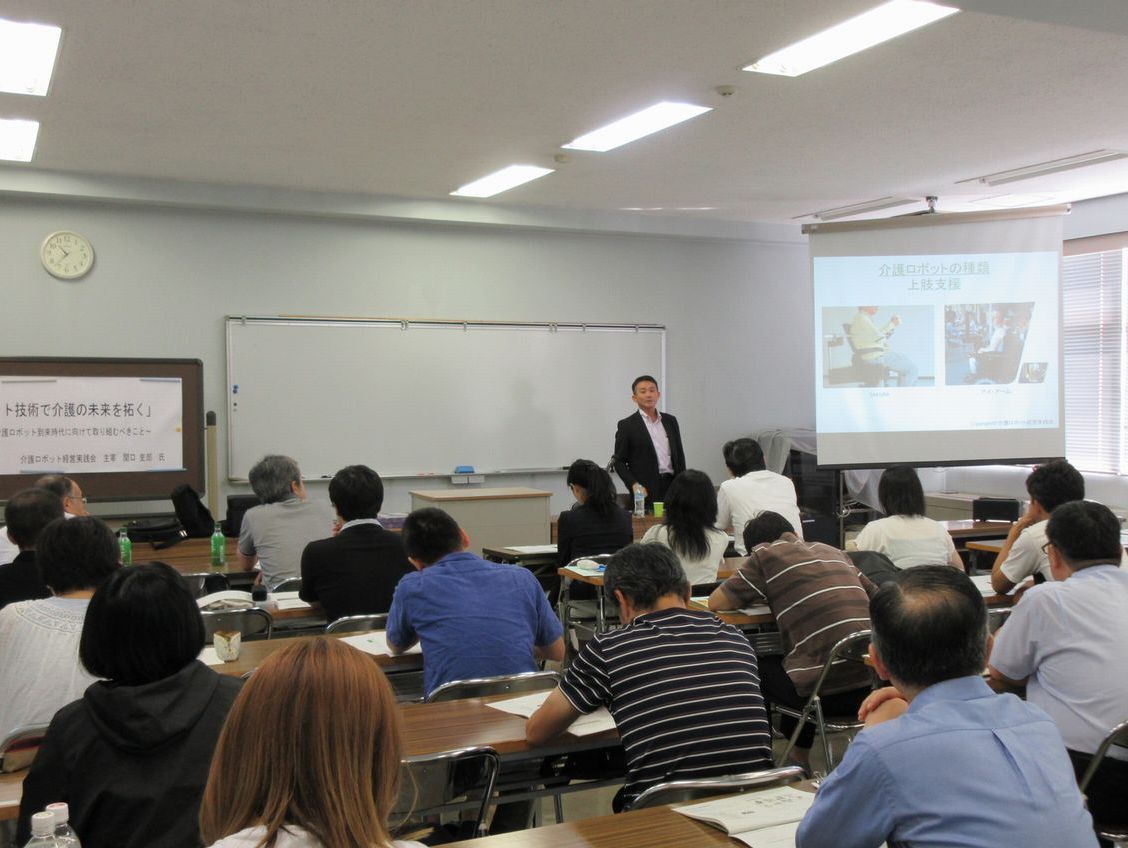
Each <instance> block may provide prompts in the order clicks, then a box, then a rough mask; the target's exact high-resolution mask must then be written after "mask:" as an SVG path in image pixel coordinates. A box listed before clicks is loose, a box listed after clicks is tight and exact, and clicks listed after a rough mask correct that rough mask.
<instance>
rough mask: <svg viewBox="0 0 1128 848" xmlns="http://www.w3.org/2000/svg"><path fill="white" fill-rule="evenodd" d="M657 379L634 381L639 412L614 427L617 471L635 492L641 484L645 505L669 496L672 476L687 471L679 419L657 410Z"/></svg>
mask: <svg viewBox="0 0 1128 848" xmlns="http://www.w3.org/2000/svg"><path fill="white" fill-rule="evenodd" d="M661 396H662V395H661V392H659V391H658V381H657V380H655V379H654V378H653V377H651V376H650V375H649V374H643V375H642V376H641V377H637V378H635V381H634V382H633V383H631V400H633V401H634V402H635V405H636V406H638V412H637V413H634V414H632V415H628V416H627V417H626V418H624V419H623V420H622V421H620V422H619V424H618V426H617V427H616V429H615V454H614V457H613V459H614V461H615V471H616V472H617V473H618V475H619V477H620V479H621V480H622V481H623V484H624V485H625V486H626V487H627V489H630V490H632V491H633V489H634V487H635V486H641V487H642V489H643V494H644V495H645V496H646V505H647V506H650V505H651V504H653V503H654V501H661V500H663V499H664V498H665V497H666V489H668V488H669V486H670V483H672V482H673V479H674V478H675V477H676V476H677V475H679V474H681V473H682V472H683V471H685V451H684V450H683V449H682V441H681V429H680V428H679V427H678V420H677V419H676V418H674V416H672V415H670V414H669V413H668V412H659V411H658V399H659V398H660V397H661Z"/></svg>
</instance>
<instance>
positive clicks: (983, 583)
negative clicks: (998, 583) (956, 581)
mask: <svg viewBox="0 0 1128 848" xmlns="http://www.w3.org/2000/svg"><path fill="white" fill-rule="evenodd" d="M971 582H972V583H974V584H975V588H977V589H978V590H979V591H980V593H981V594H982V595H983V597H985V598H986V597H990V596H991V595H997V594H999V593H998V592H996V591H995V590H994V589H992V588H991V575H990V574H976V575H975V576H974V577H972V578H971ZM1011 591H1012V592H1013V591H1014V590H1013V589H1012V590H1011ZM1006 594H1008V595H1009V594H1010V592H1007V593H1006Z"/></svg>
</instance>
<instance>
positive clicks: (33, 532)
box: [0, 489, 63, 609]
mask: <svg viewBox="0 0 1128 848" xmlns="http://www.w3.org/2000/svg"><path fill="white" fill-rule="evenodd" d="M62 517H63V501H62V499H61V498H59V497H58V496H57V495H56V494H54V493H53V492H49V491H47V490H46V489H24V490H23V491H22V492H16V493H15V494H14V495H12V497H11V499H10V500H9V501H8V504H7V506H5V507H4V522H5V524H6V525H7V532H8V538H9V539H11V540H12V544H14V545H15V546H16V547H18V548H19V549H20V552H19V554H17V556H16V558H15V559H14V560H12V561H11V562H10V563H9V564H8V565H0V609H3V608H4V607H5V606H7V605H8V604H11V603H14V602H16V601H33V600H35V599H37V598H49V597H51V591H50V590H49V589H48V588H47V584H45V583H44V582H43V576H42V575H41V574H40V573H39V568H38V567H37V566H36V565H35V543H36V542H37V541H38V540H39V533H40V531H41V530H42V529H43V528H44V527H46V526H47V525H48V524H50V523H51V522H52V521H54V520H55V519H56V518H62Z"/></svg>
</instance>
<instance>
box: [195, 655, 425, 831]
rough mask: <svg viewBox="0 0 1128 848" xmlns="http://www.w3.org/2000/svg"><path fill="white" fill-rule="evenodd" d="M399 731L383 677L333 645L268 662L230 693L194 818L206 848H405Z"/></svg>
mask: <svg viewBox="0 0 1128 848" xmlns="http://www.w3.org/2000/svg"><path fill="white" fill-rule="evenodd" d="M400 747H401V744H400V720H399V712H398V710H397V708H396V701H395V697H394V696H393V694H392V689H391V686H390V685H389V684H388V681H387V679H386V678H385V677H384V674H383V672H381V671H380V669H379V668H378V667H377V666H376V663H374V662H373V661H372V658H371V657H369V656H366V655H365V654H363V653H361V652H360V651H358V650H356V649H355V648H352V647H350V646H348V645H345V644H343V643H342V642H339V641H337V640H336V639H330V638H325V637H318V638H314V639H308V640H306V639H303V640H302V641H301V642H298V643H296V644H294V645H291V646H289V647H287V648H284V649H282V650H281V651H278V652H277V653H275V654H273V655H271V656H270V657H269V658H267V660H266V661H265V662H263V664H262V665H261V666H260V667H259V668H258V670H257V671H255V673H254V674H253V675H252V676H251V678H250V680H249V681H247V684H246V685H245V686H244V687H243V691H242V692H240V693H239V697H238V698H237V699H236V700H235V704H234V706H233V707H232V708H231V712H230V713H229V714H228V716H227V723H226V725H225V726H224V728H223V732H222V734H221V735H220V737H219V743H218V745H217V746H216V750H215V757H214V759H213V760H212V765H211V773H210V774H209V775H208V784H207V788H206V789H205V790H204V799H203V803H202V805H201V807H200V833H201V835H202V836H203V839H204V843H205V844H208V845H211V846H212V848H387V846H393V845H394V846H397V848H408V846H419V848H422V846H420V845H419V843H416V842H393V840H392V838H391V836H390V834H389V833H388V824H387V819H388V814H389V813H390V812H391V810H392V806H393V804H394V803H395V801H396V798H397V790H398V778H399V765H400Z"/></svg>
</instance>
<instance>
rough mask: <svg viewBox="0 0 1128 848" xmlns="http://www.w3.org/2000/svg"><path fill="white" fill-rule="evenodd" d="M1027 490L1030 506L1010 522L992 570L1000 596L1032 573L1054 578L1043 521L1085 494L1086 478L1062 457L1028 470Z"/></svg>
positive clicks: (992, 577) (1043, 577) (994, 583)
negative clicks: (1014, 520)
mask: <svg viewBox="0 0 1128 848" xmlns="http://www.w3.org/2000/svg"><path fill="white" fill-rule="evenodd" d="M1026 491H1027V493H1028V494H1029V495H1030V507H1029V508H1028V509H1027V510H1026V513H1025V514H1024V515H1023V516H1022V517H1021V518H1019V519H1018V521H1016V522H1015V523H1014V524H1012V525H1011V529H1010V532H1009V533H1008V534H1007V540H1006V542H1004V543H1003V548H1002V550H1000V551H999V554H998V556H997V557H995V565H994V566H993V567H992V569H991V587H992V588H993V589H994V590H995V591H996V592H998V593H999V594H1000V595H1005V594H1006V593H1007V592H1009V591H1010V590H1011V589H1013V588H1014V587H1015V586H1017V585H1018V584H1019V583H1021V582H1022V581H1023V580H1025V579H1026V578H1027V577H1031V576H1033V575H1035V574H1037V575H1040V579H1041V580H1052V579H1053V577H1052V576H1051V574H1050V561H1049V558H1048V557H1047V555H1046V552H1045V550H1044V546H1045V544H1046V521H1047V519H1049V517H1050V513H1051V512H1053V511H1054V509H1055V508H1056V507H1058V506H1060V505H1061V504H1063V503H1067V502H1069V501H1079V500H1081V499H1082V498H1084V497H1085V478H1084V477H1082V476H1081V472H1080V471H1078V470H1077V469H1076V468H1074V467H1073V466H1072V465H1070V464H1069V463H1068V462H1066V461H1065V460H1064V459H1059V460H1054V461H1053V462H1047V463H1046V464H1045V465H1040V466H1038V467H1037V468H1035V469H1034V470H1033V471H1031V472H1030V476H1028V477H1027V478H1026Z"/></svg>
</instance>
